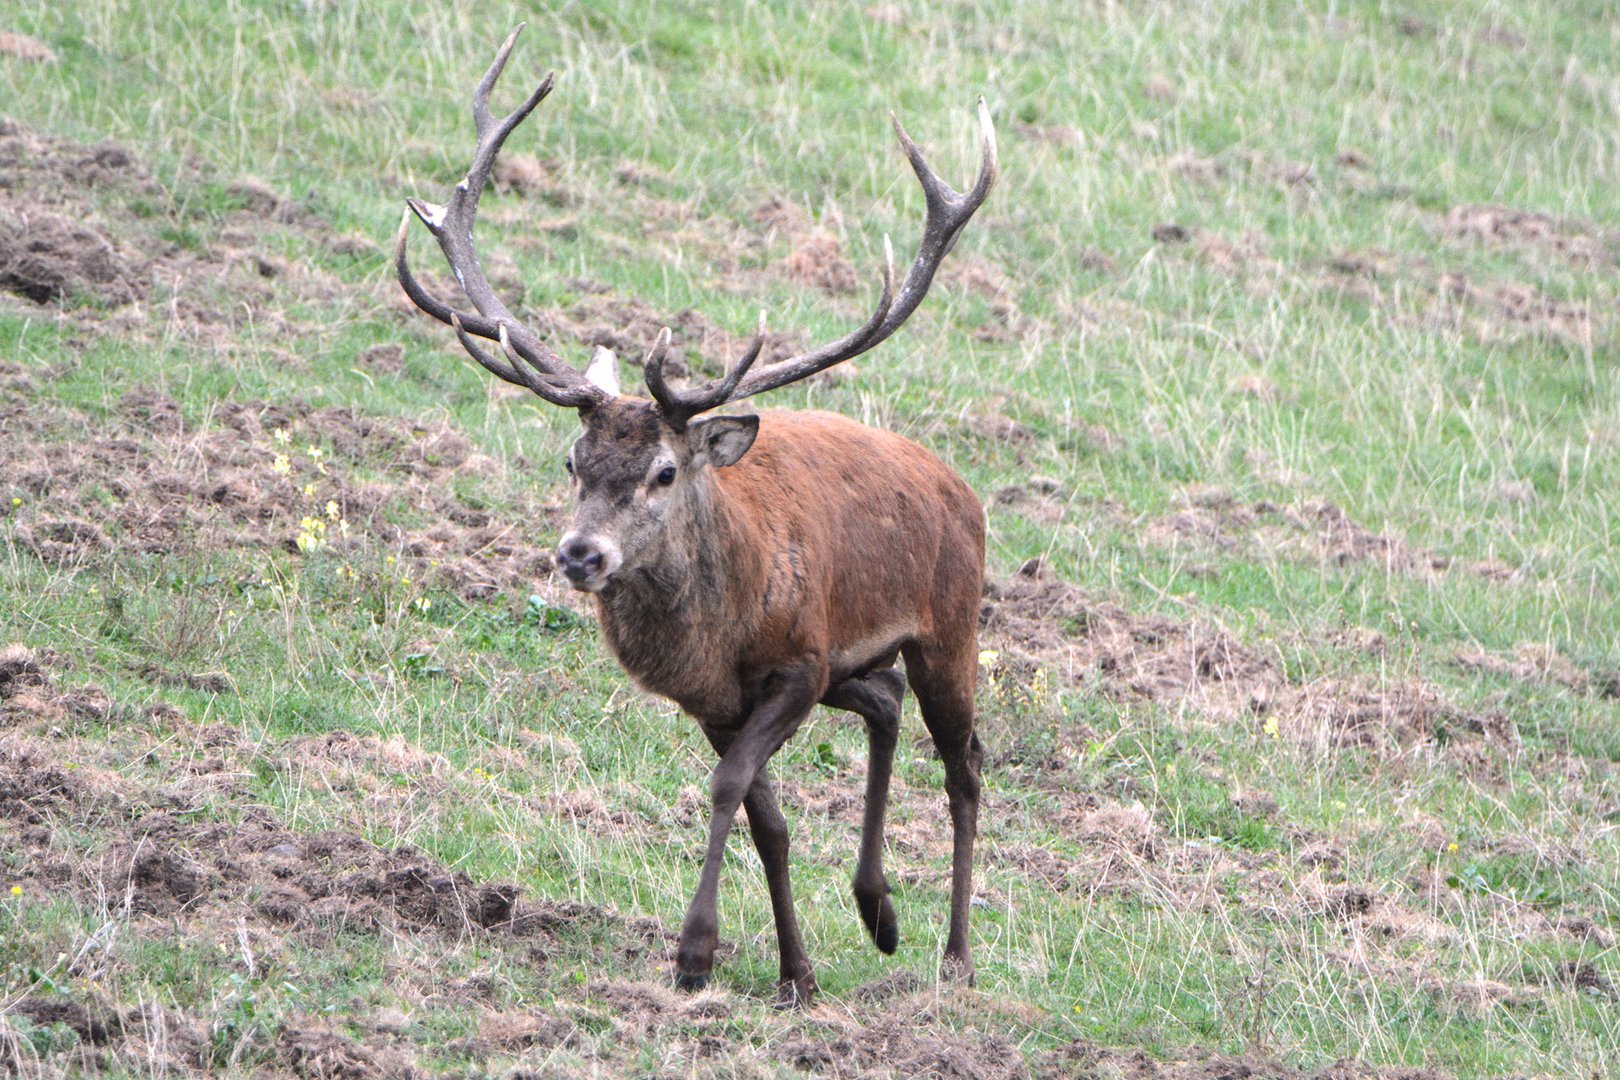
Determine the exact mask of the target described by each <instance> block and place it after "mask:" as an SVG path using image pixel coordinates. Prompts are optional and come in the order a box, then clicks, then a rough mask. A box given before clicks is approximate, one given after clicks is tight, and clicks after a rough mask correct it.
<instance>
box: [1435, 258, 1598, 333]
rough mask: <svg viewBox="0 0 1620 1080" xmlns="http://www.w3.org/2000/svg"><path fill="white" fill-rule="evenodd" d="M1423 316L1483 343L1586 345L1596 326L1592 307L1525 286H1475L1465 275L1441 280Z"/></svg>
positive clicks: (1506, 284)
mask: <svg viewBox="0 0 1620 1080" xmlns="http://www.w3.org/2000/svg"><path fill="white" fill-rule="evenodd" d="M1425 317H1426V318H1427V320H1428V321H1429V322H1431V323H1434V324H1436V325H1440V326H1445V327H1451V328H1457V329H1462V330H1466V331H1468V332H1469V333H1471V334H1472V335H1473V336H1474V337H1477V338H1479V339H1480V340H1481V341H1497V340H1505V339H1511V338H1516V337H1521V336H1526V335H1529V336H1540V337H1550V338H1556V339H1559V340H1563V341H1568V342H1571V343H1574V344H1577V345H1583V346H1588V347H1590V346H1591V344H1592V342H1593V334H1594V332H1595V326H1596V319H1595V318H1594V316H1593V313H1592V308H1591V306H1590V305H1588V304H1585V303H1581V302H1578V301H1572V300H1562V299H1559V298H1558V297H1555V296H1549V295H1548V294H1547V293H1545V292H1542V291H1541V290H1540V289H1539V288H1537V287H1536V286H1534V285H1529V284H1524V283H1521V282H1505V283H1504V282H1487V283H1484V284H1477V283H1475V282H1473V281H1470V280H1469V278H1468V275H1467V274H1464V273H1462V272H1461V271H1451V272H1449V273H1446V274H1444V275H1442V276H1441V278H1440V287H1439V291H1438V294H1437V296H1436V298H1435V301H1434V303H1433V304H1431V305H1430V307H1429V309H1428V311H1427V313H1426V316H1425Z"/></svg>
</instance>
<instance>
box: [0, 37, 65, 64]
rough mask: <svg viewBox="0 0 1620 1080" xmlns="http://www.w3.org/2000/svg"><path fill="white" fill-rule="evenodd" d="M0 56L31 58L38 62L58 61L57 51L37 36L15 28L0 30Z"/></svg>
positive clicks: (20, 58) (52, 62) (49, 62)
mask: <svg viewBox="0 0 1620 1080" xmlns="http://www.w3.org/2000/svg"><path fill="white" fill-rule="evenodd" d="M0 56H10V57H13V58H15V59H17V60H31V61H33V62H34V63H37V64H54V63H56V52H55V51H54V50H53V49H52V48H51V47H50V46H49V45H47V44H45V43H44V42H43V41H41V40H39V38H37V37H33V36H32V35H29V34H19V33H17V32H16V31H15V30H0Z"/></svg>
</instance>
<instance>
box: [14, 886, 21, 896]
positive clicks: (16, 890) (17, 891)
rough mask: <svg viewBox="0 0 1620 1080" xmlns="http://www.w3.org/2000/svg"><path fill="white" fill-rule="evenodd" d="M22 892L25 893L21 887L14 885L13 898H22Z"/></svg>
mask: <svg viewBox="0 0 1620 1080" xmlns="http://www.w3.org/2000/svg"><path fill="white" fill-rule="evenodd" d="M22 892H23V890H22V886H21V885H13V886H12V887H11V895H12V896H21V895H22Z"/></svg>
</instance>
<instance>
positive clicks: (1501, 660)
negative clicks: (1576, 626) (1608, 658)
mask: <svg viewBox="0 0 1620 1080" xmlns="http://www.w3.org/2000/svg"><path fill="white" fill-rule="evenodd" d="M1452 663H1453V664H1455V665H1456V666H1457V667H1459V668H1461V669H1463V670H1464V671H1478V672H1484V673H1486V674H1489V675H1502V676H1506V677H1507V678H1510V679H1514V680H1516V681H1519V682H1544V683H1553V684H1555V685H1558V686H1562V687H1565V688H1567V689H1570V690H1575V691H1579V692H1582V693H1596V694H1599V695H1601V696H1603V697H1616V696H1620V675H1616V674H1615V673H1612V672H1607V673H1601V674H1596V675H1594V674H1592V673H1590V672H1587V671H1584V670H1582V669H1581V668H1579V667H1577V666H1576V665H1575V664H1574V663H1573V662H1572V661H1570V659H1569V658H1568V657H1566V656H1564V655H1562V654H1561V653H1559V652H1558V650H1557V649H1554V648H1552V647H1551V646H1549V645H1545V644H1541V643H1538V642H1533V641H1525V642H1521V643H1520V644H1519V646H1518V647H1517V648H1516V649H1515V650H1514V651H1513V654H1512V655H1511V656H1503V655H1502V654H1500V653H1493V652H1488V651H1486V650H1483V649H1465V650H1463V651H1462V652H1459V653H1458V654H1457V655H1456V656H1454V657H1452Z"/></svg>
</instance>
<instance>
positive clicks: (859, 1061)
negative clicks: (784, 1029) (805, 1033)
mask: <svg viewBox="0 0 1620 1080" xmlns="http://www.w3.org/2000/svg"><path fill="white" fill-rule="evenodd" d="M922 1019H923V1018H922V1017H919V1016H916V1015H915V1014H912V1013H910V1012H904V1013H901V1012H899V1011H898V1010H897V1012H896V1014H894V1015H890V1016H885V1017H882V1018H879V1019H877V1020H876V1021H875V1022H873V1023H871V1024H869V1025H867V1026H865V1027H862V1028H857V1029H855V1030H852V1031H850V1032H848V1033H846V1034H843V1035H840V1036H839V1037H837V1038H834V1039H831V1040H826V1041H822V1040H816V1039H795V1040H791V1041H788V1042H785V1043H783V1044H782V1045H781V1046H780V1047H778V1048H777V1050H776V1052H775V1057H776V1059H777V1060H779V1061H784V1062H787V1063H788V1064H790V1065H792V1066H793V1067H794V1068H797V1069H801V1070H804V1071H805V1072H813V1073H816V1074H820V1075H832V1076H858V1075H865V1074H867V1073H873V1072H876V1071H879V1070H881V1071H883V1072H885V1073H890V1074H892V1075H895V1076H928V1077H938V1078H940V1080H1024V1078H1026V1077H1028V1076H1029V1075H1030V1071H1029V1065H1028V1063H1027V1062H1026V1061H1025V1060H1024V1056H1023V1054H1021V1053H1019V1052H1018V1048H1017V1047H1016V1046H1015V1045H1014V1044H1013V1043H1012V1042H1011V1041H1009V1040H1008V1039H1006V1038H1005V1037H1003V1036H1000V1035H992V1034H989V1033H987V1032H965V1033H955V1032H950V1031H939V1032H933V1031H930V1030H929V1027H928V1025H927V1024H926V1023H922V1022H919V1021H921V1020H922Z"/></svg>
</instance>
